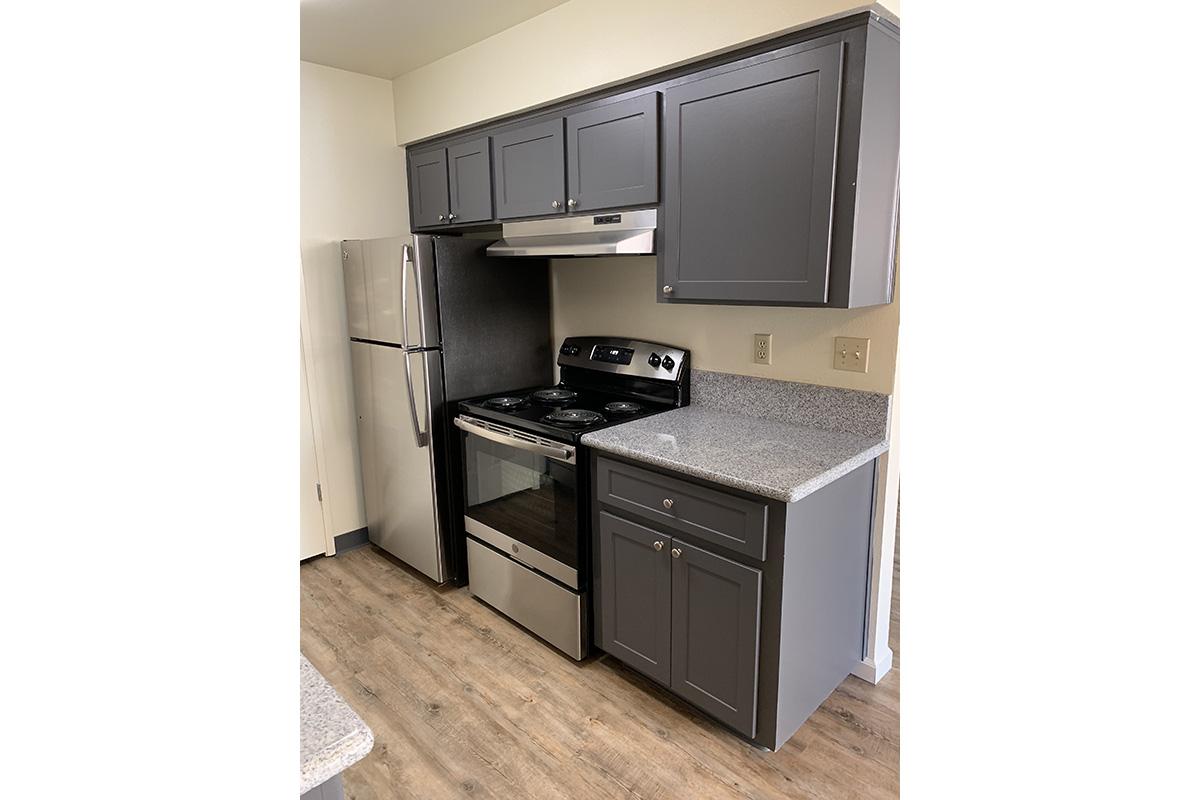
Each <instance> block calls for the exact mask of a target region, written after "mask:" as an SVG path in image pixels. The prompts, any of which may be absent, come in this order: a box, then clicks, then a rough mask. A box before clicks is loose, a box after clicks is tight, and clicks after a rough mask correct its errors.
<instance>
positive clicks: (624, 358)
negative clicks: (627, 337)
mask: <svg viewBox="0 0 1200 800" xmlns="http://www.w3.org/2000/svg"><path fill="white" fill-rule="evenodd" d="M592 361H607V362H608V363H609V364H629V363H631V362H632V361H633V348H632V347H608V346H605V345H596V346H595V347H593V348H592Z"/></svg>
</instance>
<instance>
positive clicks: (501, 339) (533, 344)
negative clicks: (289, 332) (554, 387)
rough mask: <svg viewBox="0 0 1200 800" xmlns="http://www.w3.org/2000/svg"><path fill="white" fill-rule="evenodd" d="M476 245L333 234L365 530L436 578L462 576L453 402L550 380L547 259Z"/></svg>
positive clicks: (463, 559) (440, 238)
mask: <svg viewBox="0 0 1200 800" xmlns="http://www.w3.org/2000/svg"><path fill="white" fill-rule="evenodd" d="M489 243H490V240H487V239H468V238H462V237H453V236H426V235H421V234H418V235H415V236H413V238H412V241H411V242H410V241H409V240H408V239H407V238H394V239H356V240H346V241H344V242H342V264H343V270H344V275H345V287H346V316H347V320H348V323H349V330H350V355H351V364H352V369H353V379H354V404H355V410H356V413H357V416H358V442H359V455H360V461H361V465H362V478H363V494H364V500H365V502H366V512H367V534H368V537H369V538H370V540H371V542H372V543H374V544H375V545H377V546H379V547H381V548H383V549H384V550H386V551H387V552H389V553H391V554H392V555H394V556H395V557H396V558H398V559H400V560H401V561H403V562H405V563H407V564H409V565H410V566H412V567H414V568H416V569H417V570H419V571H421V572H423V573H424V574H426V575H428V576H429V577H430V578H432V579H433V580H434V581H436V582H438V583H442V582H445V581H455V582H457V583H463V582H465V580H466V541H465V533H464V531H463V488H462V487H463V479H462V452H461V446H460V443H459V437H457V436H452V435H451V433H450V419H451V418H452V417H453V415H454V413H455V406H456V404H457V402H458V401H459V400H464V399H467V398H471V397H478V396H480V395H486V394H489V393H499V392H503V391H508V390H513V389H520V388H525V387H529V386H548V385H550V383H552V378H553V368H554V367H553V364H554V358H553V348H552V344H551V341H550V335H551V334H550V276H549V263H548V262H547V261H545V260H542V259H514V258H495V257H489V256H488V255H487V253H486V249H487V246H488V244H489Z"/></svg>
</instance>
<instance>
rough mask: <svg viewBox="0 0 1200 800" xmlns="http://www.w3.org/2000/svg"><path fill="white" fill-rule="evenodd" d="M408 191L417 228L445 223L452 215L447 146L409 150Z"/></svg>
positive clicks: (413, 219)
mask: <svg viewBox="0 0 1200 800" xmlns="http://www.w3.org/2000/svg"><path fill="white" fill-rule="evenodd" d="M408 193H409V198H408V199H409V203H410V205H411V207H412V223H413V226H414V227H417V228H428V227H431V226H436V225H444V224H446V217H447V216H449V214H450V189H449V183H448V182H447V180H446V150H445V148H441V147H439V148H437V149H434V150H423V151H420V152H416V153H409V155H408Z"/></svg>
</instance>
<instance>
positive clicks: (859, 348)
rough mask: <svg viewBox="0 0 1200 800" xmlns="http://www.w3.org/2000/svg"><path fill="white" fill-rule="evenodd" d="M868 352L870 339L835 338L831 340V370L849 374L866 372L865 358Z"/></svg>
mask: <svg viewBox="0 0 1200 800" xmlns="http://www.w3.org/2000/svg"><path fill="white" fill-rule="evenodd" d="M870 351H871V340H870V339H856V338H854V337H853V336H835V337H834V338H833V368H834V369H844V370H847V371H849V372H866V371H867V356H868V355H869V354H870Z"/></svg>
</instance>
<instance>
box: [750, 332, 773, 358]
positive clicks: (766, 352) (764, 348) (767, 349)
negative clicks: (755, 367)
mask: <svg viewBox="0 0 1200 800" xmlns="http://www.w3.org/2000/svg"><path fill="white" fill-rule="evenodd" d="M754 363H755V364H770V363H771V334H769V333H756V334H754Z"/></svg>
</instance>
